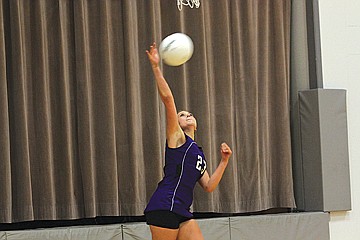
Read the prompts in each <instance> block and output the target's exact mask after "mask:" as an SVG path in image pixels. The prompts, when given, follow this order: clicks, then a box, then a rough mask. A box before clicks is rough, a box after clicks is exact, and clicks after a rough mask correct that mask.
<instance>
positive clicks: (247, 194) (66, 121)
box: [0, 0, 295, 223]
mask: <svg viewBox="0 0 360 240" xmlns="http://www.w3.org/2000/svg"><path fill="white" fill-rule="evenodd" d="M173 32H184V33H186V34H188V35H189V36H190V37H191V38H192V39H193V41H194V49H195V51H194V55H193V57H192V58H191V60H190V61H189V62H187V63H186V64H185V65H183V66H180V67H169V66H165V65H163V66H162V69H163V72H164V75H165V77H166V79H167V80H168V82H169V85H170V87H171V88H172V90H173V93H174V96H175V101H176V104H177V107H178V109H179V110H181V109H185V110H189V111H192V112H193V113H194V114H195V117H196V118H197V120H198V125H199V126H198V131H197V134H196V141H197V142H198V144H199V145H201V146H202V147H203V149H204V152H205V155H206V158H207V161H208V170H209V172H210V173H211V172H212V171H214V169H215V168H216V166H217V165H218V163H219V160H220V154H219V146H220V143H221V142H223V141H226V142H227V143H228V144H229V145H230V146H231V147H232V149H233V155H232V158H231V161H230V163H229V166H228V168H227V170H226V172H225V175H224V177H223V180H222V181H221V184H220V185H219V187H218V188H217V190H216V191H215V192H214V193H212V194H207V193H204V192H202V190H200V188H196V189H195V200H194V205H193V208H194V211H200V212H232V213H239V212H252V211H260V210H265V209H269V208H283V207H285V208H292V207H294V206H295V205H294V197H293V186H292V172H291V146H290V128H289V127H290V114H289V104H290V99H289V84H290V79H289V78H290V75H289V71H290V69H289V64H290V63H289V61H290V56H289V52H290V49H289V48H290V37H289V36H290V1H289V0H262V1H251V0H222V1H201V5H200V7H199V8H193V9H191V8H189V7H187V6H183V9H182V11H179V10H178V8H177V5H176V1H162V0H151V1H148V0H146V1H145V0H143V1H141V0H136V1H134V0H104V1H96V0H77V1H73V0H33V1H23V0H0V131H1V134H0V150H1V151H0V222H2V223H8V222H19V221H29V220H53V219H77V218H88V217H95V216H134V215H142V213H143V210H144V208H145V206H146V203H147V201H148V200H149V198H150V196H151V194H152V192H153V191H154V190H155V188H156V185H157V183H158V181H159V180H160V179H161V178H162V175H163V172H162V168H163V163H164V159H163V157H164V147H165V114H164V107H163V105H162V103H161V101H160V99H159V97H158V93H157V89H156V85H155V82H154V79H153V76H152V71H151V66H150V65H149V63H148V60H147V57H146V54H145V50H146V49H148V47H149V45H150V44H151V43H152V42H153V41H156V42H157V43H160V41H161V39H162V38H163V37H165V36H166V35H168V34H171V33H173Z"/></svg>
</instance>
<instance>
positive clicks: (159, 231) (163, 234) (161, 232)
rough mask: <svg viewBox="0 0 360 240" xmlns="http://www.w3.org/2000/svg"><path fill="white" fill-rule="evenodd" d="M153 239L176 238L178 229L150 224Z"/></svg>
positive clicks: (172, 239)
mask: <svg viewBox="0 0 360 240" xmlns="http://www.w3.org/2000/svg"><path fill="white" fill-rule="evenodd" d="M150 231H151V236H152V239H153V240H176V237H177V235H178V232H179V229H169V228H162V227H156V226H152V225H150Z"/></svg>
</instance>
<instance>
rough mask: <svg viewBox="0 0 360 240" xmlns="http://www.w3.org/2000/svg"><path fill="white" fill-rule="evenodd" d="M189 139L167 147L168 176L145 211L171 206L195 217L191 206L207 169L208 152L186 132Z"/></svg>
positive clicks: (172, 209) (166, 170)
mask: <svg viewBox="0 0 360 240" xmlns="http://www.w3.org/2000/svg"><path fill="white" fill-rule="evenodd" d="M185 137H186V142H185V143H184V144H183V145H182V146H180V147H178V148H169V147H168V146H167V145H166V149H165V167H164V173H165V176H164V178H163V179H162V180H161V181H160V182H159V184H158V187H157V189H156V191H155V192H154V194H153V195H152V197H151V199H150V201H149V203H148V205H147V207H146V209H145V212H149V211H154V210H169V211H172V212H174V213H177V214H179V215H182V216H185V217H192V216H193V215H192V213H191V212H190V206H191V204H192V201H193V191H194V187H195V184H196V182H197V181H198V180H199V179H200V178H201V176H202V175H203V174H204V172H205V170H206V161H205V156H204V153H203V152H202V151H201V149H200V148H199V147H198V146H197V144H196V142H195V141H194V140H192V139H191V138H190V137H189V136H187V135H186V134H185Z"/></svg>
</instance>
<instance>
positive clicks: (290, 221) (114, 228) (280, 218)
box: [0, 212, 330, 240]
mask: <svg viewBox="0 0 360 240" xmlns="http://www.w3.org/2000/svg"><path fill="white" fill-rule="evenodd" d="M329 220H330V217H329V214H328V213H322V212H318V213H291V214H290V213H289V214H273V215H258V216H246V217H230V218H210V219H198V220H197V221H198V223H199V226H200V228H201V231H202V232H203V235H204V238H205V239H206V240H250V239H251V240H252V239H256V240H272V239H274V240H275V239H281V240H314V239H316V240H329V239H330V237H329ZM15 239H16V240H35V239H41V240H54V239H55V240H57V239H59V240H60V239H61V240H64V239H66V240H95V239H99V240H107V239H112V240H113V239H114V240H117V239H119V240H122V239H126V240H151V234H150V230H149V227H148V226H147V225H146V224H145V223H127V224H114V225H104V226H84V227H68V228H52V229H37V230H24V231H7V232H0V240H15Z"/></svg>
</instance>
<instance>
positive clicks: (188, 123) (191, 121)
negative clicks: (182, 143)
mask: <svg viewBox="0 0 360 240" xmlns="http://www.w3.org/2000/svg"><path fill="white" fill-rule="evenodd" d="M178 119H179V124H180V127H181V128H182V129H183V130H184V129H186V128H188V127H194V130H196V127H197V123H196V119H195V117H194V115H193V114H192V113H191V112H188V111H180V112H179V113H178Z"/></svg>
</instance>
